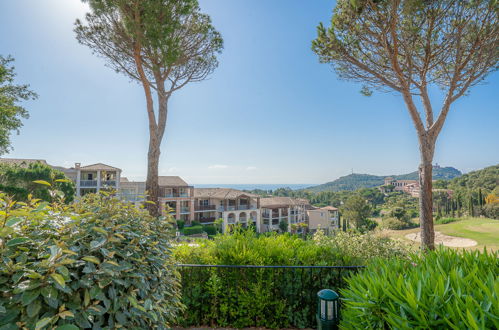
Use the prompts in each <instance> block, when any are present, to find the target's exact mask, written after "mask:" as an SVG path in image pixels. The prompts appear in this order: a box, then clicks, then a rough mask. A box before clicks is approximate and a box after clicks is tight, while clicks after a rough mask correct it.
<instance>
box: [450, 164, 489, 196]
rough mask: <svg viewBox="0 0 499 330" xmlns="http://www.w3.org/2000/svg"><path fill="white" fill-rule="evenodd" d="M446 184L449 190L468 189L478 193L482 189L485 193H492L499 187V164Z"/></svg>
mask: <svg viewBox="0 0 499 330" xmlns="http://www.w3.org/2000/svg"><path fill="white" fill-rule="evenodd" d="M445 183H446V186H447V188H449V189H452V190H459V189H467V190H472V191H477V190H478V189H482V190H484V191H485V192H490V191H492V190H494V189H498V187H499V164H498V165H493V166H489V167H486V168H484V169H481V170H478V171H473V172H469V173H466V174H463V175H462V176H460V177H457V178H454V179H452V180H450V181H447V182H445Z"/></svg>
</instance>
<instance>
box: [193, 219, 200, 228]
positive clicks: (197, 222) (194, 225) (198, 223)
mask: <svg viewBox="0 0 499 330" xmlns="http://www.w3.org/2000/svg"><path fill="white" fill-rule="evenodd" d="M191 226H192V227H196V226H201V222H199V221H196V220H194V221H192V222H191Z"/></svg>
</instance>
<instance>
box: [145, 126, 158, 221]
mask: <svg viewBox="0 0 499 330" xmlns="http://www.w3.org/2000/svg"><path fill="white" fill-rule="evenodd" d="M150 134H151V138H150V139H149V152H148V154H147V180H146V191H147V200H148V201H150V202H152V203H147V204H146V208H147V210H148V211H149V213H150V214H151V215H152V216H159V209H160V208H159V200H158V197H159V183H158V175H159V156H160V154H161V151H160V144H161V141H159V140H158V139H157V138H155V137H153V136H152V135H153V132H151V133H150Z"/></svg>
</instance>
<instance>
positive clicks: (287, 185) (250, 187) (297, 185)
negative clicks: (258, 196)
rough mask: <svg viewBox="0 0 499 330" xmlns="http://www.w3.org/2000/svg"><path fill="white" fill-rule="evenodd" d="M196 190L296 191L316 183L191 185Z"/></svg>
mask: <svg viewBox="0 0 499 330" xmlns="http://www.w3.org/2000/svg"><path fill="white" fill-rule="evenodd" d="M192 185H193V186H194V187H196V188H232V189H238V190H254V189H261V190H276V189H279V188H290V189H292V190H298V189H303V188H308V187H311V186H316V185H317V184H316V183H251V184H246V183H230V184H223V183H203V184H192Z"/></svg>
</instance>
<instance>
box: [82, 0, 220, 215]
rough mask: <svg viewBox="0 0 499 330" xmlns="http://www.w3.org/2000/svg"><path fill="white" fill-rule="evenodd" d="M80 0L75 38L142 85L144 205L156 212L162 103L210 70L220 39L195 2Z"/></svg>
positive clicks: (164, 118)
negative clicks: (85, 8) (82, 16)
mask: <svg viewBox="0 0 499 330" xmlns="http://www.w3.org/2000/svg"><path fill="white" fill-rule="evenodd" d="M83 1H84V2H87V3H89V5H90V13H88V14H87V15H86V24H84V23H83V22H81V21H80V20H77V21H76V23H75V32H76V37H77V40H78V41H79V42H80V43H81V44H83V45H86V46H88V47H90V48H91V49H92V51H93V52H94V53H95V54H97V55H99V56H101V57H103V58H104V59H105V60H106V62H107V65H108V66H110V67H111V68H112V69H114V70H116V71H117V72H120V73H123V74H125V75H126V76H128V77H129V78H131V79H132V80H135V81H137V82H139V83H140V84H141V85H142V87H143V89H144V93H145V98H146V112H147V117H148V120H149V151H148V155H147V161H148V166H147V181H146V190H147V192H148V199H149V200H150V201H152V202H154V203H153V204H151V203H149V204H148V208H149V210H150V212H151V213H152V214H154V215H156V214H158V204H157V202H158V195H159V186H158V170H159V157H160V153H161V151H160V147H161V142H162V140H163V136H164V133H165V129H166V122H167V116H168V101H169V100H170V97H171V96H172V94H173V93H174V92H175V91H177V90H179V89H180V88H182V87H184V86H185V85H187V84H188V83H190V82H196V81H202V80H204V79H205V78H206V77H207V76H208V75H209V74H211V73H212V72H213V71H214V69H215V68H216V67H217V66H218V61H217V57H216V56H217V54H218V53H220V52H221V50H222V48H223V41H222V37H221V35H220V34H219V33H218V32H217V31H216V30H215V28H214V27H213V26H212V24H211V20H210V18H209V17H208V16H207V15H205V14H202V13H200V10H199V5H198V2H197V0H148V1H143V0H83ZM154 99H156V101H154ZM155 103H156V104H155Z"/></svg>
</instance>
